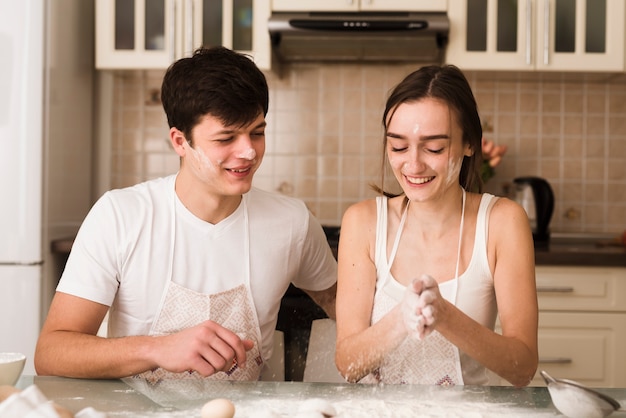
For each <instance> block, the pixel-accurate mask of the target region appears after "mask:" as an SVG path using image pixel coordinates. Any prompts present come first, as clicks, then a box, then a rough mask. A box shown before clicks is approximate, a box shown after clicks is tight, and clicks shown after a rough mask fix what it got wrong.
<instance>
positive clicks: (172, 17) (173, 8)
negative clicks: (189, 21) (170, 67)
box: [168, 0, 176, 62]
mask: <svg viewBox="0 0 626 418" xmlns="http://www.w3.org/2000/svg"><path fill="white" fill-rule="evenodd" d="M168 26H169V28H170V33H169V35H170V36H169V38H170V41H169V44H170V62H174V61H176V0H173V1H171V2H170V19H169V22H168Z"/></svg>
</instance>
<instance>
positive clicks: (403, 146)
mask: <svg viewBox="0 0 626 418" xmlns="http://www.w3.org/2000/svg"><path fill="white" fill-rule="evenodd" d="M386 135H387V146H386V151H387V156H388V159H389V163H390V165H391V168H392V170H393V173H394V175H395V177H396V179H397V180H398V182H399V183H400V186H401V187H402V189H403V190H404V192H405V194H406V195H407V197H408V198H409V199H410V200H414V201H425V200H428V199H432V198H434V197H438V196H441V195H443V194H444V193H445V192H446V191H447V190H449V189H450V188H452V187H458V184H459V174H460V172H461V164H462V162H463V157H464V156H465V155H467V156H469V155H471V151H470V148H469V146H468V145H464V144H463V131H462V130H461V127H460V126H459V124H458V122H457V118H455V117H454V114H453V111H452V110H451V109H450V107H449V106H448V105H447V104H445V103H444V102H442V101H440V100H436V99H431V98H426V99H421V100H419V101H417V102H409V103H402V104H400V105H398V107H397V108H396V110H395V112H394V113H393V115H392V116H391V120H390V121H388V123H387V133H386Z"/></svg>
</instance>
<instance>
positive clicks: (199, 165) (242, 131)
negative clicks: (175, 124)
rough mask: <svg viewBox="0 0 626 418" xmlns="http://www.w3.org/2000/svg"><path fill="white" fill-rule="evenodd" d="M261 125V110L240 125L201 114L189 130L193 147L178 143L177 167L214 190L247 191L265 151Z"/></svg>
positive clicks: (234, 192)
mask: <svg viewBox="0 0 626 418" xmlns="http://www.w3.org/2000/svg"><path fill="white" fill-rule="evenodd" d="M265 126H266V123H265V117H264V116H263V114H262V113H260V114H259V116H258V117H257V118H256V119H255V120H254V121H253V122H252V123H250V124H248V125H245V126H241V127H234V126H224V124H223V123H222V122H221V121H220V120H219V119H217V118H215V117H213V116H211V115H206V116H204V117H203V118H202V119H201V120H200V123H198V124H197V125H196V126H195V127H194V128H193V130H192V132H191V135H192V138H193V141H192V143H193V147H192V146H191V145H190V144H189V143H187V142H186V141H185V142H184V143H183V144H182V146H183V148H184V150H185V152H184V155H183V163H182V166H181V170H189V171H191V174H192V175H193V176H195V177H196V178H197V180H199V181H200V182H202V183H204V185H205V186H206V187H207V188H208V189H210V190H211V192H213V193H216V194H220V195H224V196H230V195H241V194H244V193H246V192H248V191H249V190H250V188H251V187H252V178H253V176H254V173H255V172H256V170H257V169H258V168H259V165H260V164H261V161H262V160H263V155H264V154H265ZM173 129H175V128H173ZM188 139H189V138H188Z"/></svg>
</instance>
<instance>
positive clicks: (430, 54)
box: [268, 12, 450, 63]
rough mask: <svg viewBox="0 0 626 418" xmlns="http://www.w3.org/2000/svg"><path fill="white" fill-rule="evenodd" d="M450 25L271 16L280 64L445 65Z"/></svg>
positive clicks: (413, 17)
mask: <svg viewBox="0 0 626 418" xmlns="http://www.w3.org/2000/svg"><path fill="white" fill-rule="evenodd" d="M449 26H450V22H449V20H448V17H447V15H446V13H445V12H437V13H414V12H410V13H409V12H407V13H391V12H390V13H369V12H368V13H365V12H357V13H277V12H275V13H273V14H272V16H271V17H270V19H269V23H268V29H269V33H270V39H271V43H272V51H273V53H274V55H275V57H276V58H277V59H278V61H280V62H296V61H369V62H376V61H378V62H433V63H434V62H441V61H443V53H444V48H445V45H446V44H447V40H448V31H449Z"/></svg>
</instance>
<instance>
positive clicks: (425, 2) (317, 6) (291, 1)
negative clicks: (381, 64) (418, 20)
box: [272, 0, 448, 12]
mask: <svg viewBox="0 0 626 418" xmlns="http://www.w3.org/2000/svg"><path fill="white" fill-rule="evenodd" d="M447 8H448V0H272V11H275V12H342V11H343V12H356V11H403V12H406V11H417V12H442V11H446V10H447Z"/></svg>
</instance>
